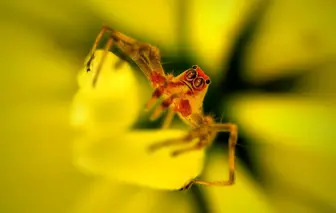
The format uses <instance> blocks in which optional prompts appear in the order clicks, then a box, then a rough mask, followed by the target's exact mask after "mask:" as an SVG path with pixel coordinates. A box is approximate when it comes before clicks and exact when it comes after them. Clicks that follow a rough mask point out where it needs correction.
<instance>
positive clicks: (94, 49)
mask: <svg viewBox="0 0 336 213" xmlns="http://www.w3.org/2000/svg"><path fill="white" fill-rule="evenodd" d="M110 30H111V29H110V28H109V27H107V26H103V27H102V28H101V30H100V32H99V33H98V35H97V37H96V40H95V42H94V43H93V46H92V48H91V51H90V58H89V60H88V62H87V63H86V71H87V72H89V71H90V70H91V63H92V60H93V59H94V54H95V51H96V49H97V46H98V44H99V42H100V40H101V39H102V37H103V35H104V33H106V32H107V31H110Z"/></svg>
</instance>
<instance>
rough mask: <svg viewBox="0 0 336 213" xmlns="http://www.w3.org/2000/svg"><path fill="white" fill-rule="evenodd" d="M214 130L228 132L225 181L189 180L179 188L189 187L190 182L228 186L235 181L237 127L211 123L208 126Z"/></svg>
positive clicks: (229, 124) (228, 124)
mask: <svg viewBox="0 0 336 213" xmlns="http://www.w3.org/2000/svg"><path fill="white" fill-rule="evenodd" d="M210 128H211V129H213V131H215V132H229V133H230V136H229V178H228V180H225V181H203V180H191V181H190V182H189V183H188V184H187V185H186V186H184V187H183V188H182V189H181V190H185V189H188V188H190V187H191V185H192V184H202V185H208V186H229V185H232V184H234V181H235V163H234V162H235V146H236V144H237V136H238V129H237V126H236V125H235V124H231V123H226V124H213V125H211V126H210Z"/></svg>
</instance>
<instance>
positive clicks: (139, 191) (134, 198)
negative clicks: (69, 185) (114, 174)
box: [73, 180, 197, 213]
mask: <svg viewBox="0 0 336 213" xmlns="http://www.w3.org/2000/svg"><path fill="white" fill-rule="evenodd" d="M111 211H113V212H123V213H127V212H131V213H133V212H139V213H147V212H162V213H165V212H176V213H189V212H190V213H192V212H197V208H196V207H195V205H193V202H192V197H191V196H190V194H188V193H181V192H169V191H159V190H152V189H148V188H144V187H136V186H131V185H126V184H120V183H116V182H111V181H106V180H97V181H96V182H95V183H93V184H92V185H91V186H90V187H88V188H87V189H86V190H85V191H84V193H83V196H81V197H80V198H79V199H78V202H77V203H76V205H75V207H74V211H73V212H78V213H91V212H92V213H94V212H100V213H109V212H111Z"/></svg>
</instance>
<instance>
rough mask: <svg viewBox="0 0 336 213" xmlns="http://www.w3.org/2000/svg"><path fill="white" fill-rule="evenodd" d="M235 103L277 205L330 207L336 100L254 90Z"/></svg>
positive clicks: (235, 111) (335, 168)
mask: <svg viewBox="0 0 336 213" xmlns="http://www.w3.org/2000/svg"><path fill="white" fill-rule="evenodd" d="M233 106H234V108H233V109H232V111H231V115H232V116H234V117H235V118H236V120H237V121H239V124H240V129H241V130H242V131H244V132H246V133H247V134H248V135H249V136H250V137H251V138H252V139H254V141H256V142H258V143H256V144H255V145H251V147H248V148H249V149H250V150H251V151H253V152H254V156H256V158H257V159H258V161H257V162H258V163H259V164H260V166H261V171H263V175H264V177H265V179H267V183H268V185H267V187H268V189H269V190H270V194H272V199H274V201H275V203H276V205H277V206H278V208H287V209H290V208H291V206H292V205H293V204H295V206H296V207H297V208H299V207H300V208H304V209H309V208H318V207H319V206H321V205H322V206H325V207H326V208H328V206H330V205H332V204H333V203H335V202H336V199H335V196H334V191H335V190H336V184H335V183H334V180H335V178H336V173H335V172H334V171H336V166H335V165H336V164H335V163H336V161H335V158H334V155H335V151H336V145H335V138H336V133H335V130H334V126H335V123H336V110H335V109H336V107H335V104H334V103H333V102H327V101H321V100H319V99H312V98H307V97H305V98H304V97H298V96H293V95H292V96H285V95H284V96H278V97H271V96H252V95H251V96H249V97H245V98H241V99H238V100H236V101H235V102H234V104H233ZM253 146H254V147H253Z"/></svg>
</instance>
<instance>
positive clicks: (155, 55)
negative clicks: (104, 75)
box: [86, 26, 166, 87]
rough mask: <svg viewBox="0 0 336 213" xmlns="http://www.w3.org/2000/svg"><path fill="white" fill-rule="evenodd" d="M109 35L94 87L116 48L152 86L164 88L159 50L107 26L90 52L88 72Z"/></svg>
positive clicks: (103, 28) (163, 75)
mask: <svg viewBox="0 0 336 213" xmlns="http://www.w3.org/2000/svg"><path fill="white" fill-rule="evenodd" d="M105 34H108V35H109V37H108V40H107V42H106V44H105V47H104V54H103V57H102V59H101V60H100V62H99V65H98V68H97V70H96V74H95V76H94V79H93V82H92V85H93V86H95V85H96V83H97V79H98V77H99V73H100V70H101V68H102V65H103V63H104V61H105V58H106V55H107V52H108V51H110V49H111V48H112V47H116V48H117V49H119V50H120V52H121V53H122V54H123V55H124V56H125V57H128V58H130V59H131V60H132V61H134V62H135V64H136V65H137V66H138V67H139V69H140V70H141V71H142V72H143V73H144V74H145V76H146V77H147V78H148V80H150V81H151V82H152V85H153V86H155V87H157V86H162V84H164V83H165V79H166V76H165V73H164V71H163V68H162V66H161V56H160V52H159V50H158V48H156V47H154V46H152V45H150V44H147V43H143V42H139V41H136V40H135V39H133V38H131V37H128V36H126V35H124V34H122V33H120V32H118V31H115V30H113V29H111V28H109V27H107V26H104V27H102V29H101V30H100V32H99V34H98V35H97V37H96V40H95V42H94V44H93V46H92V49H91V51H90V57H89V60H88V62H87V64H86V69H87V71H90V70H91V63H92V61H93V59H94V55H95V51H96V49H97V47H98V45H99V43H100V41H101V40H102V38H103V37H104V35H105Z"/></svg>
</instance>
